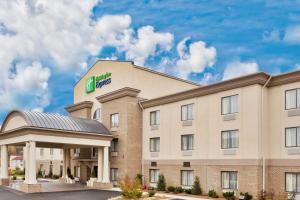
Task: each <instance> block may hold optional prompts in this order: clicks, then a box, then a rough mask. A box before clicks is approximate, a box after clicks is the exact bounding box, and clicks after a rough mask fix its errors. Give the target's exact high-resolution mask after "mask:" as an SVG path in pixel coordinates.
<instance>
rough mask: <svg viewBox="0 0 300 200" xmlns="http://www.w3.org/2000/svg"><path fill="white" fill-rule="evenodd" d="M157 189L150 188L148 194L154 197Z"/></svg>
mask: <svg viewBox="0 0 300 200" xmlns="http://www.w3.org/2000/svg"><path fill="white" fill-rule="evenodd" d="M155 193H156V191H155V190H148V196H149V197H153V196H154V195H155Z"/></svg>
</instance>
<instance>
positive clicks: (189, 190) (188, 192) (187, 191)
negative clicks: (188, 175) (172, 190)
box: [184, 189, 192, 194]
mask: <svg viewBox="0 0 300 200" xmlns="http://www.w3.org/2000/svg"><path fill="white" fill-rule="evenodd" d="M184 192H185V193H186V194H192V189H184Z"/></svg>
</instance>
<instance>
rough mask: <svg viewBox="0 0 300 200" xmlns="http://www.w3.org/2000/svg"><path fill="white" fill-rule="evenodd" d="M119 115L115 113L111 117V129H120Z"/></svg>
mask: <svg viewBox="0 0 300 200" xmlns="http://www.w3.org/2000/svg"><path fill="white" fill-rule="evenodd" d="M119 120H120V119H119V113H113V114H111V115H110V127H111V128H116V127H119V123H120V121H119Z"/></svg>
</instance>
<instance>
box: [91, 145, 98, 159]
mask: <svg viewBox="0 0 300 200" xmlns="http://www.w3.org/2000/svg"><path fill="white" fill-rule="evenodd" d="M97 155H98V148H96V147H93V148H92V157H93V158H96V157H97Z"/></svg>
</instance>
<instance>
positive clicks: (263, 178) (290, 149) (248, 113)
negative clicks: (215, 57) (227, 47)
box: [0, 61, 300, 196]
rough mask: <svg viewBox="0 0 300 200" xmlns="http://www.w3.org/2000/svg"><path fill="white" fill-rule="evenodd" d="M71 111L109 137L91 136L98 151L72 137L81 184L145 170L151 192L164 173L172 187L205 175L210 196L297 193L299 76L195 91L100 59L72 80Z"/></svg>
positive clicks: (264, 77)
mask: <svg viewBox="0 0 300 200" xmlns="http://www.w3.org/2000/svg"><path fill="white" fill-rule="evenodd" d="M66 110H67V111H68V113H69V115H70V118H71V119H78V118H83V119H85V120H86V121H85V123H84V125H85V126H88V124H89V123H91V121H98V122H99V124H101V125H102V126H101V127H102V128H103V127H104V128H103V130H104V129H105V128H106V129H107V131H109V132H107V135H104V134H102V135H101V138H100V136H99V138H96V136H94V137H95V138H90V137H91V136H90V135H89V136H87V137H89V139H97V140H98V139H99V142H100V143H101V145H95V144H98V143H96V142H97V141H96V140H95V141H92V140H91V142H92V143H88V141H87V143H80V142H79V141H75V140H74V143H73V145H69V150H68V151H67V153H65V152H66V151H64V155H63V157H64V162H65V158H66V156H67V157H68V156H69V155H70V158H71V159H70V160H71V161H70V163H69V166H70V169H71V171H72V174H74V175H75V176H78V177H79V178H80V180H81V181H83V182H85V181H88V180H89V179H90V176H91V172H92V171H93V170H95V171H100V170H101V171H103V174H102V175H101V176H103V177H101V178H103V179H104V176H105V177H106V176H107V174H105V173H106V172H107V171H105V170H109V181H108V179H107V178H106V182H110V183H113V184H117V182H118V181H119V180H121V179H122V178H124V177H125V176H129V177H131V178H134V177H135V176H136V174H138V173H142V174H143V175H144V181H145V183H147V184H150V185H152V186H155V183H156V182H157V179H158V175H159V174H164V176H165V178H166V182H167V185H172V186H183V187H190V186H191V185H192V184H193V181H194V179H195V177H196V176H198V177H199V178H200V184H201V187H202V189H203V191H204V193H207V192H208V191H209V190H211V189H214V190H216V191H217V193H219V194H220V193H221V192H222V191H227V190H235V191H237V192H249V193H251V194H252V195H254V196H256V195H258V193H259V191H261V190H263V189H265V190H267V191H271V190H273V191H274V192H275V193H276V194H280V193H285V192H291V191H296V192H300V72H299V71H295V72H291V73H287V74H281V75H276V76H271V75H269V74H266V73H263V72H259V73H255V74H250V75H246V76H243V77H238V78H234V79H230V80H226V81H221V82H218V83H215V84H210V85H198V84H196V83H192V82H189V81H185V80H182V79H179V78H176V77H171V76H168V75H166V74H163V73H159V72H156V71H152V70H149V69H146V68H143V67H139V66H136V65H134V63H133V62H121V61H98V62H96V63H95V65H94V66H93V67H91V68H90V70H89V71H88V72H87V73H86V74H85V75H84V76H83V77H82V78H81V79H80V80H79V81H78V82H77V83H76V84H75V86H74V104H73V105H70V106H68V107H66ZM9 116H10V115H8V117H9ZM16 116H17V115H16ZM10 117H11V116H10ZM17 117H18V116H17ZM7 121H9V120H6V123H8V122H7ZM6 123H5V122H4V125H3V126H2V130H1V132H2V137H0V143H1V140H3V139H6V137H8V136H7V135H8V133H9V132H11V131H12V130H14V128H16V127H10V128H8V129H7V130H6V127H8V126H9V123H8V125H6ZM10 126H11V125H10ZM47 131H51V130H47ZM5 133H6V134H5ZM69 134H72V133H69ZM5 135H6V137H4V136H5ZM70 137H73V136H70ZM74 137H76V136H74ZM81 137H82V138H83V139H84V136H81ZM83 139H82V140H83ZM7 141H8V140H7ZM107 141H109V142H110V143H109V144H108V143H107ZM56 142H57V143H62V142H60V141H56ZM72 142H73V140H72ZM93 142H95V143H93ZM1 144H2V146H3V145H4V143H3V142H2V143H1ZM6 144H8V143H6ZM11 144H12V142H11ZM30 144H31V143H30ZM37 144H38V143H37ZM40 144H46V142H45V141H44V142H40ZM75 144H77V145H78V144H80V145H81V146H75ZM44 146H45V147H50V146H49V145H44ZM100 146H101V147H100ZM51 147H53V146H51ZM102 147H103V148H104V149H103V148H102ZM106 147H109V152H108V154H106V152H107V151H108V150H107V149H108V148H106ZM53 148H63V146H61V145H56V146H55V147H53ZM100 149H101V150H100ZM66 154H68V155H66ZM99 154H100V157H99V156H98V155H99ZM107 156H108V159H109V161H106V160H105V159H106V157H107ZM100 165H101V166H100ZM63 168H64V169H63V170H64V174H65V170H66V165H65V164H64V165H63ZM108 168H109V169H108ZM2 172H3V170H2ZM107 173H108V172H107ZM2 178H3V176H2ZM101 180H102V179H101Z"/></svg>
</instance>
